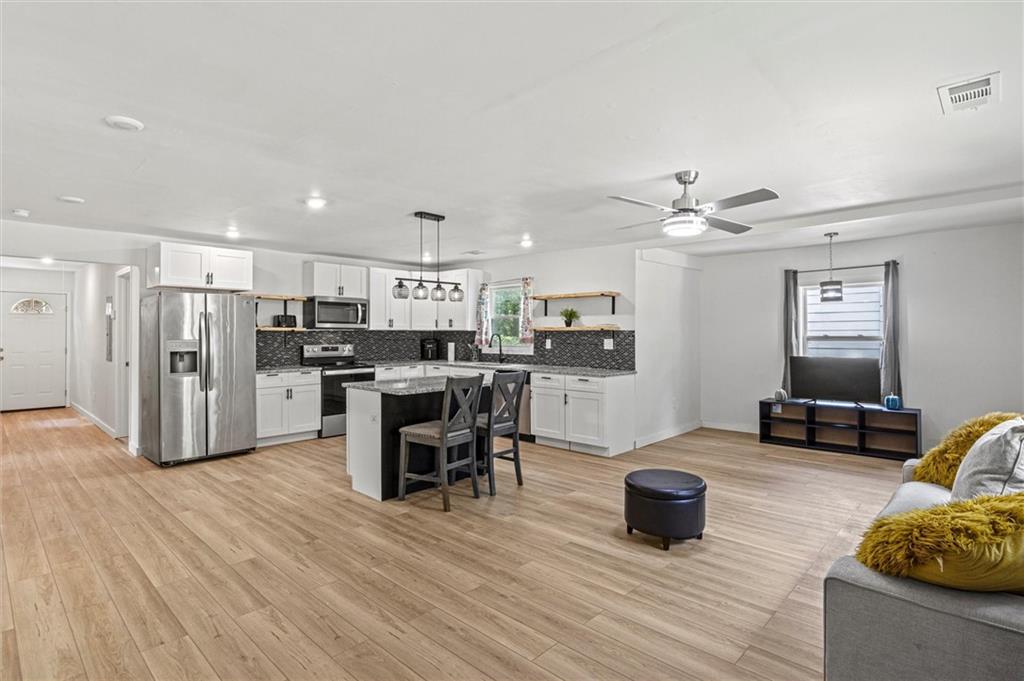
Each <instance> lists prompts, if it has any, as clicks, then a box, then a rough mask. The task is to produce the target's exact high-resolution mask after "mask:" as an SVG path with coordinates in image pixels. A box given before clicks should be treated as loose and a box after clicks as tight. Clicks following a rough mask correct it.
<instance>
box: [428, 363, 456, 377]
mask: <svg viewBox="0 0 1024 681" xmlns="http://www.w3.org/2000/svg"><path fill="white" fill-rule="evenodd" d="M423 375H424V376H451V369H449V368H448V367H446V366H444V365H442V364H427V365H426V366H424V367H423Z"/></svg>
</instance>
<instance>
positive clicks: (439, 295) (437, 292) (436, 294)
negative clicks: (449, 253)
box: [430, 220, 448, 303]
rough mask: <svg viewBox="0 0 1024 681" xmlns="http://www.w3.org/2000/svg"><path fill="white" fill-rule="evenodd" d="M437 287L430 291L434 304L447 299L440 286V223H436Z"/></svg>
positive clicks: (446, 293) (446, 294) (442, 287)
mask: <svg viewBox="0 0 1024 681" xmlns="http://www.w3.org/2000/svg"><path fill="white" fill-rule="evenodd" d="M435 262H436V263H437V286H435V287H434V288H432V289H430V299H431V300H433V301H434V302H438V303H440V302H442V301H443V300H444V299H445V298H447V297H448V292H447V291H445V290H444V286H441V221H440V220H438V221H437V260H436V261H435Z"/></svg>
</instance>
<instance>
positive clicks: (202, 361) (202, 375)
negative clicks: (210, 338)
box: [199, 312, 208, 393]
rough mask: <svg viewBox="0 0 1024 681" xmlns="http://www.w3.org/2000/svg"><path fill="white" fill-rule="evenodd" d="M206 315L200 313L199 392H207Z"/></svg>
mask: <svg viewBox="0 0 1024 681" xmlns="http://www.w3.org/2000/svg"><path fill="white" fill-rule="evenodd" d="M205 321H206V315H205V313H203V312H200V313H199V392H203V393H204V392H206V362H207V361H208V360H207V357H206V345H204V343H205V339H206V332H205V331H204V329H203V327H204V326H205Z"/></svg>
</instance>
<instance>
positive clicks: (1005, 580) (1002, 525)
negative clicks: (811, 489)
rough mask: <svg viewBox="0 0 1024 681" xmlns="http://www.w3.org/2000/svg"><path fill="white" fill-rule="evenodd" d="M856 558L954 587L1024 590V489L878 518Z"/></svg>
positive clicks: (900, 574) (898, 573)
mask: <svg viewBox="0 0 1024 681" xmlns="http://www.w3.org/2000/svg"><path fill="white" fill-rule="evenodd" d="M857 560H859V561H860V562H861V563H863V564H864V565H867V566H868V567H869V568H871V569H873V570H877V571H879V572H881V573H884V574H887V575H893V576H895V577H912V578H914V579H918V580H921V581H923V582H930V583H932V584H938V585H939V586H946V587H951V588H954V589H965V590H968V591H1014V592H1017V593H1024V492H1021V493H1018V494H1007V495H1003V496H984V497H977V498H975V499H969V500H967V501H957V502H953V503H949V504H943V505H941V506H931V507H929V508H922V509H916V510H913V511H907V512H906V513H896V514H894V515H890V516H885V517H883V518H878V519H877V520H875V522H874V523H872V525H871V527H870V528H868V531H867V532H865V533H864V538H863V540H862V541H861V544H860V547H859V548H858V549H857Z"/></svg>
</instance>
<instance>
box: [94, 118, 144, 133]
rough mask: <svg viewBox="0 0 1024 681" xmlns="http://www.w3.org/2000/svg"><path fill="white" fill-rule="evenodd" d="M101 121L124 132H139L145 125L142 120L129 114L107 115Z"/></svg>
mask: <svg viewBox="0 0 1024 681" xmlns="http://www.w3.org/2000/svg"><path fill="white" fill-rule="evenodd" d="M103 122H104V123H106V124H107V125H109V126H110V127H111V128H113V129H114V130H124V131H126V132H141V131H142V129H143V128H145V127H146V126H145V125H143V123H142V121H140V120H138V119H135V118H131V117H129V116H107V117H106V118H104V119H103Z"/></svg>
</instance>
